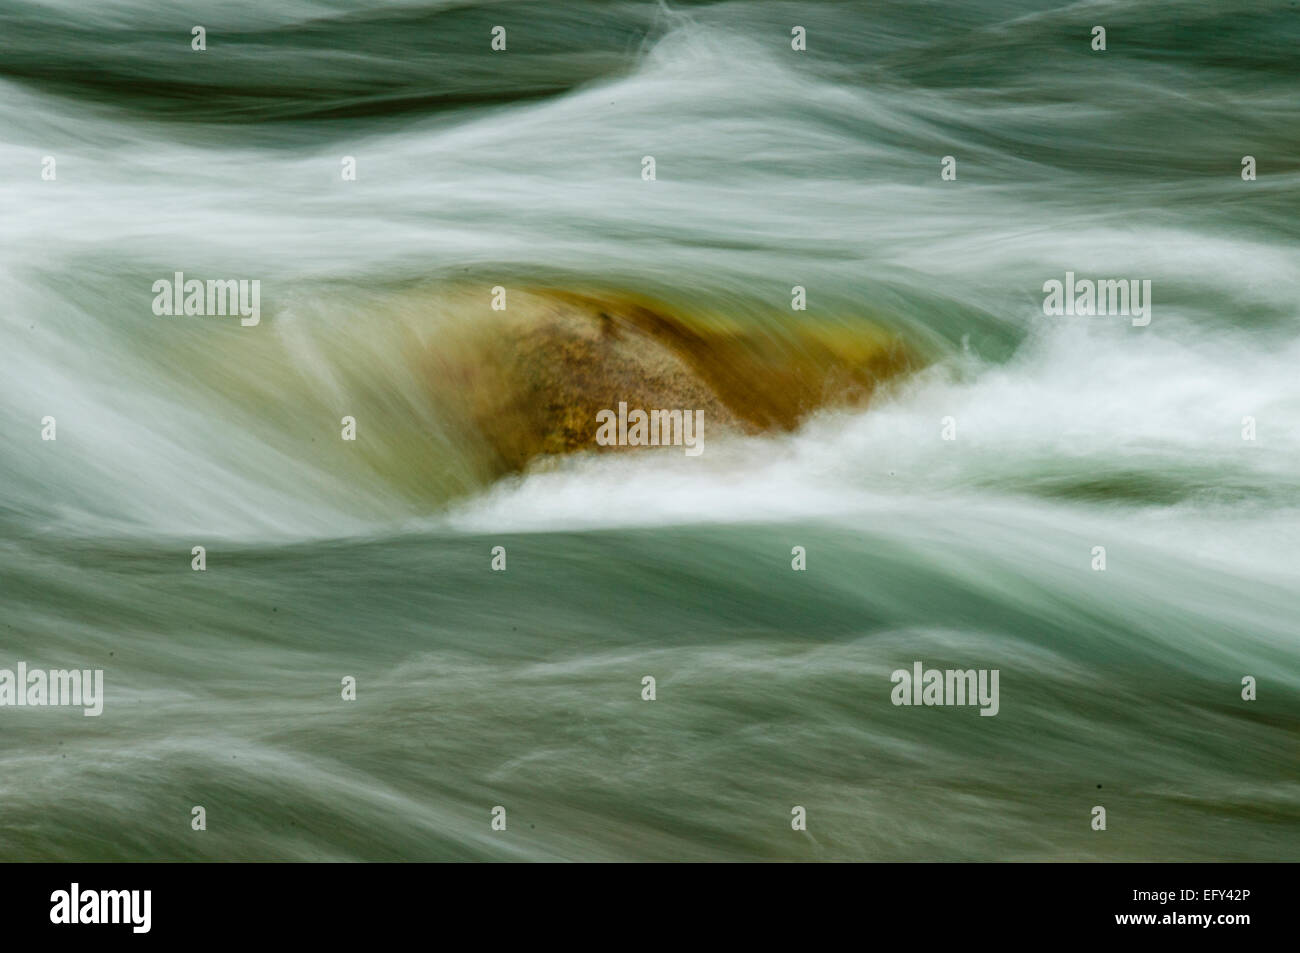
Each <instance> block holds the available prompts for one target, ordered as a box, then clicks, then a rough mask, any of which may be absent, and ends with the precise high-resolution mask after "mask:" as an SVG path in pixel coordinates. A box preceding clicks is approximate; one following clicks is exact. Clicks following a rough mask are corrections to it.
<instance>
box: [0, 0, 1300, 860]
mask: <svg viewBox="0 0 1300 953" xmlns="http://www.w3.org/2000/svg"><path fill="white" fill-rule="evenodd" d="M1094 22H1101V23H1106V24H1107V25H1108V26H1109V30H1108V38H1109V42H1108V49H1107V51H1106V52H1105V53H1100V52H1098V53H1094V52H1092V51H1091V50H1090V49H1089V45H1088V40H1089V31H1090V29H1091V27H1092V26H1093V25H1094ZM194 23H206V26H207V28H208V33H209V44H208V46H209V48H208V50H207V51H206V52H204V53H202V54H199V53H196V52H193V51H191V50H190V48H189V29H190V26H191V25H192V24H194ZM497 23H501V24H505V25H506V27H507V29H508V31H509V47H508V52H506V53H503V54H501V55H500V56H497V57H496V58H493V57H494V54H492V53H491V51H490V49H489V45H488V44H489V42H490V35H489V30H490V28H491V27H492V26H493V25H494V24H497ZM795 24H799V25H803V26H805V27H806V28H807V30H808V37H809V41H808V50H807V52H806V53H802V54H801V53H796V52H794V51H793V50H791V49H790V29H791V27H792V26H793V25H795ZM1298 38H1300V8H1298V7H1297V5H1296V4H1294V3H1282V2H1279V3H1247V4H1244V5H1243V4H1234V5H1233V6H1232V8H1231V9H1230V10H1229V9H1226V8H1223V9H1220V8H1219V6H1217V5H1214V4H1210V3H1179V4H1172V3H1155V2H1138V3H1131V4H1125V5H1124V6H1123V7H1117V8H1114V9H1112V8H1110V7H1106V6H1101V7H1087V6H1085V7H1078V6H1058V5H1056V4H1054V3H1046V2H1045V3H1032V4H1028V3H1024V4H1018V3H1001V2H998V3H981V4H969V3H936V4H924V5H920V4H913V3H885V4H880V3H871V4H866V3H862V4H858V3H850V4H830V3H826V4H821V3H809V4H797V5H796V4H789V3H767V2H756V3H746V4H734V3H727V4H699V5H690V6H686V7H674V8H672V10H669V9H667V8H662V7H660V6H658V5H652V4H634V3H611V4H581V3H574V4H568V3H566V4H563V5H561V4H512V3H507V4H491V5H488V4H469V5H461V6H449V5H442V4H432V3H430V4H424V3H415V4H403V5H386V4H380V3H376V2H370V3H356V4H351V3H347V4H345V3H329V4H326V3H307V2H292V3H290V2H285V0H280V2H276V3H259V4H253V3H248V4H243V3H234V4H227V5H223V6H222V8H221V9H220V10H219V11H212V10H206V9H202V8H201V7H200V6H198V5H188V6H187V5H184V4H182V5H177V4H159V3H157V2H156V0H129V2H121V3H114V4H111V5H99V6H96V7H94V8H93V9H91V8H84V9H83V8H80V7H77V6H74V5H72V4H52V5H47V6H45V7H41V8H38V7H36V6H35V5H33V4H30V3H27V2H22V0H0V209H3V214H2V215H0V292H2V294H0V299H3V301H4V304H3V306H2V307H0V322H2V323H0V341H2V342H3V347H0V411H2V413H0V446H2V447H3V450H2V451H0V531H2V532H0V597H2V599H3V608H4V613H3V623H4V624H3V626H2V627H0V668H6V667H7V668H13V667H14V666H16V665H17V663H18V662H20V661H23V662H26V663H27V665H28V666H29V667H32V668H45V669H57V668H70V667H76V668H82V669H102V670H103V671H104V682H105V695H106V697H105V704H104V711H103V714H102V715H100V716H99V717H85V716H84V715H83V713H82V711H81V709H80V708H76V707H65V708H56V707H22V708H19V707H3V708H0V729H3V730H2V731H0V859H4V860H23V861H30V860H94V861H99V860H223V861H224V860H347V861H353V860H541V861H545V860H563V861H574V860H665V861H671V860H706V861H715V860H783V861H784V860H890V861H913V860H1062V861H1074V860H1085V861H1086V860H1125V861H1152V860H1189V861H1208V860H1270V861H1281V860H1295V859H1297V856H1298V855H1300V644H1298V640H1297V632H1296V619H1297V618H1298V617H1300V570H1298V567H1300V562H1298V561H1297V556H1298V555H1300V479H1298V476H1300V426H1297V420H1300V385H1297V380H1298V379H1300V378H1298V377H1297V374H1296V370H1295V369H1296V367H1297V362H1298V361H1300V341H1298V340H1297V335H1296V331H1297V328H1300V323H1298V322H1300V313H1298V312H1297V307H1296V302H1297V300H1300V255H1297V250H1298V249H1300V228H1298V227H1297V221H1298V219H1297V217H1296V212H1297V210H1298V209H1300V165H1297V160H1296V158H1295V157H1296V154H1297V153H1296V149H1295V145H1296V142H1295V132H1296V130H1297V129H1300V96H1297V95H1296V94H1297V92H1300V90H1298V89H1297V86H1298V85H1300V84H1297V77H1296V73H1295V70H1294V65H1293V57H1294V49H1295V43H1296V41H1297V39H1298ZM47 153H48V154H51V155H54V156H55V157H56V158H57V159H58V177H57V179H56V180H53V181H42V180H41V178H40V175H39V172H40V160H41V156H43V155H46V154H47ZM647 154H652V155H655V156H656V158H657V162H658V179H657V181H655V182H654V183H647V182H645V181H644V180H642V179H641V176H640V170H641V159H642V157H643V156H644V155H647ZM950 154H951V155H954V156H956V157H957V160H958V170H959V171H958V177H957V179H956V181H953V182H944V181H942V180H941V179H940V176H939V169H940V160H941V158H942V157H943V156H945V155H950ZM1247 154H1250V155H1254V156H1255V157H1256V158H1257V160H1258V163H1259V170H1260V174H1259V178H1258V180H1257V181H1255V182H1250V183H1248V182H1245V181H1243V180H1242V179H1241V177H1240V168H1241V166H1240V159H1241V157H1242V156H1243V155H1247ZM346 155H353V156H355V157H357V159H358V168H359V170H360V174H359V177H358V179H357V181H356V182H354V183H347V184H345V183H343V182H342V181H341V180H340V178H339V168H340V158H341V157H342V156H346ZM177 270H183V271H185V272H186V273H187V274H193V275H195V276H200V277H205V278H207V277H238V278H257V279H260V280H261V281H262V282H263V303H262V317H261V323H260V325H258V326H257V327H255V328H243V327H240V326H239V322H238V320H237V319H232V318H216V317H192V318H176V319H173V318H160V317H157V316H155V315H154V314H153V313H151V311H150V300H151V298H152V293H151V291H150V285H151V283H152V282H153V281H154V280H155V279H157V278H163V277H165V278H170V276H171V275H172V273H173V272H174V271H177ZM1067 270H1069V271H1074V272H1076V273H1078V274H1079V275H1081V276H1084V275H1086V276H1101V277H1114V278H1129V277H1133V278H1149V279H1151V280H1152V282H1153V288H1154V291H1153V300H1154V306H1153V319H1152V322H1151V324H1150V326H1149V327H1146V328H1136V327H1133V326H1132V325H1131V324H1130V323H1129V322H1128V321H1127V320H1125V319H1115V318H1105V317H1102V318H1091V319H1079V320H1073V321H1067V320H1063V319H1049V318H1046V317H1044V316H1043V313H1042V310H1041V303H1042V285H1043V283H1044V282H1045V281H1047V280H1049V279H1054V278H1055V279H1059V278H1061V277H1062V276H1063V275H1064V273H1065V272H1066V271H1067ZM448 282H455V283H456V287H457V289H461V290H463V289H464V288H466V287H468V288H470V289H474V288H476V287H479V286H482V290H483V300H484V301H486V299H487V289H488V288H489V287H490V286H492V285H494V284H497V283H498V282H504V283H506V284H513V283H530V282H531V283H534V284H547V285H552V286H554V285H561V286H562V285H564V284H565V283H566V282H570V283H572V284H574V285H575V286H579V287H583V288H590V287H607V288H611V289H619V290H622V291H627V292H632V293H638V294H645V295H653V296H657V297H659V298H661V299H662V300H665V301H668V302H671V303H672V304H673V306H674V307H677V308H686V309H689V308H691V307H699V308H707V309H708V310H709V311H710V313H713V314H727V315H730V316H732V318H733V319H734V320H735V321H736V322H737V323H738V324H740V325H742V326H744V327H745V328H746V329H747V330H748V331H749V332H750V333H752V334H756V335H763V334H775V333H776V332H777V331H778V330H780V329H779V328H776V327H773V326H772V325H771V324H764V322H773V321H775V320H776V319H774V318H773V317H772V315H773V314H781V315H784V314H787V313H788V314H789V318H788V321H789V322H790V323H792V324H793V323H795V322H808V323H814V324H815V323H822V324H828V325H830V324H834V325H836V326H837V327H840V328H844V327H847V328H849V329H852V328H853V327H854V326H855V325H854V321H856V320H859V319H862V320H865V319H867V318H869V319H870V320H871V321H873V322H876V323H878V324H884V325H885V326H887V327H888V328H889V329H890V330H892V331H895V332H897V333H898V334H900V335H902V336H904V337H905V338H906V339H907V340H908V341H909V342H911V343H912V344H913V345H914V346H915V347H916V348H917V349H918V351H919V352H922V353H925V354H926V355H927V356H929V357H932V358H933V362H934V363H933V366H931V367H930V368H928V369H927V370H925V371H924V372H922V373H920V374H918V375H917V376H915V377H914V378H912V379H909V380H908V381H905V382H902V383H900V384H899V385H898V386H896V387H894V388H891V389H889V390H888V391H886V392H884V393H882V394H881V395H880V396H879V399H878V400H877V401H875V402H874V403H873V405H872V406H871V407H870V408H868V409H866V410H865V411H836V410H830V411H827V412H825V413H824V414H821V415H819V416H816V417H814V418H813V419H811V420H809V421H808V422H807V424H806V426H805V427H803V428H801V429H800V430H799V431H798V432H797V433H794V434H790V435H767V436H757V437H750V438H740V437H735V436H730V437H728V436H727V435H724V434H720V433H719V434H715V433H714V432H713V431H712V430H709V431H708V432H707V435H706V436H707V444H706V451H705V453H704V454H702V455H701V456H700V457H698V458H686V457H685V456H684V455H683V454H681V453H680V452H679V451H668V452H664V453H647V454H623V455H618V456H616V457H615V456H596V455H580V456H577V457H573V458H569V459H566V460H563V461H551V462H549V463H547V464H545V465H542V466H540V467H539V468H538V469H537V470H535V471H533V472H530V473H527V474H524V475H521V476H519V477H511V478H507V479H504V480H498V481H495V482H494V481H493V479H492V477H491V476H490V475H486V474H485V473H484V472H483V471H482V470H481V468H480V467H479V466H478V465H477V463H476V460H477V457H475V456H474V454H473V453H471V452H470V450H469V446H470V442H471V440H472V435H469V436H467V435H465V434H464V433H462V432H460V431H458V430H457V429H456V428H455V427H454V426H452V425H451V424H450V423H449V422H448V420H447V416H446V413H445V408H442V407H440V406H439V405H438V404H437V402H436V401H435V400H434V399H433V398H432V397H431V396H430V392H429V390H428V389H427V387H426V386H425V381H423V380H422V379H421V375H420V371H419V367H418V365H416V364H414V363H412V362H411V360H410V358H411V355H412V353H415V352H417V351H419V349H420V348H427V349H428V350H429V352H430V353H438V352H439V343H440V341H441V338H440V337H439V334H440V333H441V332H440V330H439V329H440V328H442V327H445V326H446V322H447V321H448V320H452V319H454V318H458V317H459V318H464V315H463V313H462V312H461V311H457V310H456V307H453V306H452V304H451V303H449V299H448V298H447V297H446V296H444V295H443V294H442V292H441V291H440V290H439V289H441V288H444V287H446V283H448ZM796 284H799V285H803V286H806V287H807V289H808V294H809V308H808V311H806V312H800V313H794V312H787V309H788V307H789V301H790V289H791V286H792V285H796ZM457 293H461V292H460V290H458V292H457ZM421 296H426V297H427V303H426V302H425V298H422V297H421ZM457 307H459V306H457ZM412 342H417V343H418V345H419V347H415V345H413V343H412ZM488 359H490V356H489V358H488ZM343 414H352V415H355V416H356V418H357V420H358V421H359V425H358V426H359V438H358V443H357V445H356V446H355V447H354V446H349V445H345V444H343V443H342V442H341V441H340V440H339V426H338V421H339V418H340V416H341V415H343ZM46 415H51V416H54V417H56V418H57V420H58V436H57V439H56V440H54V441H42V440H41V439H40V435H41V427H42V425H41V420H42V418H43V417H44V416H46ZM949 416H951V417H952V418H953V419H954V420H955V424H956V437H957V438H956V440H953V441H945V440H943V439H941V436H940V434H941V426H942V424H941V422H942V421H943V420H944V419H945V418H947V417H949ZM1247 416H1249V417H1251V418H1253V419H1254V420H1255V421H1256V424H1257V429H1258V434H1257V438H1256V439H1255V440H1253V441H1247V440H1243V438H1242V428H1243V418H1244V417H1247ZM198 545H202V546H204V547H206V569H205V571H203V572H196V571H194V570H193V569H192V568H191V559H192V556H191V550H192V547H194V546H198ZM497 546H501V547H504V549H505V552H506V557H507V567H506V569H505V571H493V569H492V551H493V548H494V547H497ZM1098 546H1103V547H1105V550H1106V567H1105V570H1104V571H1098V570H1097V569H1096V568H1095V567H1096V564H1095V558H1096V557H1095V547H1098ZM794 547H803V548H804V550H805V551H806V558H807V568H806V570H803V571H796V570H794V569H792V559H793V558H794V556H793V555H792V549H793V548H794ZM917 661H920V662H922V663H924V666H925V667H927V668H931V667H932V668H937V669H950V668H951V669H962V670H965V669H988V670H993V669H996V670H997V671H998V672H999V673H1000V697H999V709H998V713H997V715H996V716H993V717H984V716H981V715H980V713H979V709H978V708H977V707H974V706H964V707H959V706H933V707H929V706H898V705H894V704H892V703H891V690H892V687H893V685H892V683H891V673H893V672H894V671H896V670H898V669H904V670H909V671H910V670H911V668H912V666H913V664H914V662H917ZM646 676H652V677H653V678H654V679H655V698H654V700H653V701H650V700H645V699H643V696H642V691H643V687H642V685H643V682H642V680H643V678H645V677H646ZM1247 676H1249V677H1250V678H1252V679H1254V680H1255V681H1256V682H1257V697H1256V698H1255V699H1254V700H1246V699H1243V697H1242V679H1243V678H1245V677H1247ZM348 677H351V678H354V679H355V682H356V697H355V700H345V699H344V697H343V688H342V685H343V680H344V679H345V678H348ZM195 806H202V807H203V808H204V809H205V812H206V830H201V831H200V830H194V829H193V828H192V825H191V820H192V809H193V808H194V807H195ZM497 806H501V807H504V808H505V810H506V815H507V819H508V820H507V824H506V829H505V830H495V829H493V825H492V819H493V815H492V811H493V808H494V807H497ZM796 806H798V807H803V808H804V809H805V810H806V815H807V829H806V830H795V829H793V828H792V824H791V821H792V813H791V811H792V808H795V807H796ZM1097 806H1101V807H1104V808H1105V810H1106V817H1107V826H1106V829H1105V830H1104V831H1101V830H1094V829H1093V827H1092V821H1093V809H1094V808H1095V807H1097Z"/></svg>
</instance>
